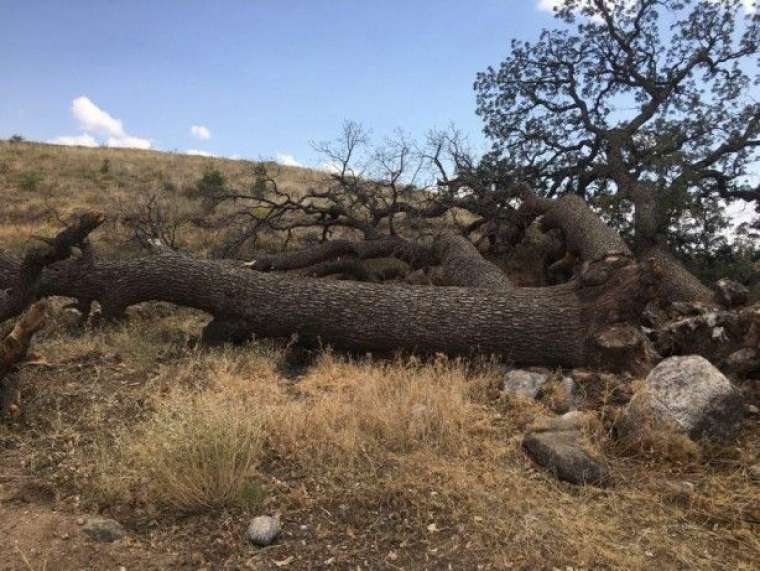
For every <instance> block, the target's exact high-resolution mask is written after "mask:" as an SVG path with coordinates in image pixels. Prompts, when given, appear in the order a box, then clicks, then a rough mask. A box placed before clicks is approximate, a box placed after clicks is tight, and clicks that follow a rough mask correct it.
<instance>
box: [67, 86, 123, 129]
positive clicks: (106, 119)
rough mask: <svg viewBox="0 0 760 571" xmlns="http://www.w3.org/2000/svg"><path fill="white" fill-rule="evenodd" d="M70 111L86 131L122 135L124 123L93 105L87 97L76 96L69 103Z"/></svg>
mask: <svg viewBox="0 0 760 571" xmlns="http://www.w3.org/2000/svg"><path fill="white" fill-rule="evenodd" d="M71 112H72V113H73V114H74V118H75V119H76V120H77V121H79V127H80V128H81V129H82V130H83V131H86V132H88V133H96V134H102V135H110V136H111V137H124V136H125V135H126V133H125V132H124V125H123V124H122V122H121V121H120V120H119V119H114V118H113V117H111V116H110V115H109V114H108V113H106V112H105V111H103V110H102V109H101V108H100V107H98V106H97V105H95V104H94V103H93V102H92V101H91V100H90V98H89V97H84V96H82V97H77V98H76V99H74V101H73V102H72V103H71Z"/></svg>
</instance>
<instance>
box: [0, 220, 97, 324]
mask: <svg viewBox="0 0 760 571" xmlns="http://www.w3.org/2000/svg"><path fill="white" fill-rule="evenodd" d="M104 220H105V216H104V215H103V214H102V213H99V212H88V213H85V214H83V215H81V216H79V217H78V218H77V219H76V221H75V222H73V223H72V224H71V225H69V226H67V227H66V228H64V229H63V230H62V231H61V232H59V233H58V234H57V235H56V236H55V237H54V238H50V239H47V238H40V239H39V240H40V241H41V242H42V244H39V245H34V246H31V247H30V248H29V249H28V251H27V253H26V255H25V256H24V258H23V260H22V261H21V263H20V265H19V266H18V267H17V268H15V269H11V272H12V273H11V275H9V276H7V281H6V283H5V284H4V289H5V293H4V295H3V297H2V298H0V322H3V321H5V320H7V319H10V318H12V317H15V316H17V315H18V314H20V313H21V312H23V311H24V310H25V309H26V308H27V307H28V306H29V304H30V303H32V302H33V301H34V299H35V297H36V292H35V289H36V287H37V283H38V281H39V279H40V276H41V275H42V270H43V269H44V268H45V267H47V266H49V265H51V264H54V263H55V262H59V261H61V260H64V259H66V258H67V257H69V255H70V254H71V249H72V248H73V247H75V246H79V245H81V244H83V242H84V241H85V239H86V238H87V236H88V235H89V234H90V232H92V231H93V230H94V229H95V228H97V227H98V226H100V225H101V224H102V223H103V221H104ZM9 264H10V262H9V261H8V260H7V259H4V260H3V263H2V264H0V270H7V269H8V268H9V267H12V266H9Z"/></svg>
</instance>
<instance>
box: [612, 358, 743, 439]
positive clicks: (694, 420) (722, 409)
mask: <svg viewBox="0 0 760 571" xmlns="http://www.w3.org/2000/svg"><path fill="white" fill-rule="evenodd" d="M743 414H744V406H743V402H742V397H741V393H739V391H738V390H737V389H736V387H734V386H733V385H732V384H731V381H729V380H728V379H727V378H726V376H725V375H724V374H723V373H721V372H720V371H719V370H718V369H717V368H715V367H714V366H713V365H712V364H711V363H710V362H709V361H708V360H707V359H705V358H703V357H700V356H699V355H689V356H683V357H670V358H668V359H665V360H664V361H662V362H661V363H660V364H659V365H657V366H656V367H655V368H654V369H652V371H651V372H650V373H649V375H648V376H647V378H646V381H645V383H644V387H643V388H642V389H641V390H639V391H638V392H637V393H636V394H635V395H634V396H633V398H632V399H631V402H630V403H629V404H628V406H627V408H626V410H625V414H624V416H623V421H622V423H621V428H622V430H623V432H624V433H626V434H628V435H634V436H635V435H636V434H637V433H639V432H640V431H641V430H645V429H651V428H654V429H668V430H675V431H677V432H682V433H685V434H687V435H688V436H689V437H690V438H692V439H693V440H700V439H705V440H711V441H718V442H721V441H727V440H730V439H732V438H734V437H735V436H736V434H737V433H738V431H739V430H740V428H741V423H742V418H743Z"/></svg>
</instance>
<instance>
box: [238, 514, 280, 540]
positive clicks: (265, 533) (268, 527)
mask: <svg viewBox="0 0 760 571" xmlns="http://www.w3.org/2000/svg"><path fill="white" fill-rule="evenodd" d="M278 535H280V518H279V517H271V516H267V515H260V516H257V517H255V518H253V520H251V523H250V525H249V526H248V531H246V537H247V538H248V541H250V542H251V543H253V544H254V545H258V546H259V547H266V546H267V545H271V544H272V542H273V541H274V540H275V539H277V536H278Z"/></svg>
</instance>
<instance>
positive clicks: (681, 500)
mask: <svg viewBox="0 0 760 571" xmlns="http://www.w3.org/2000/svg"><path fill="white" fill-rule="evenodd" d="M661 488H662V492H663V496H664V497H665V498H666V499H667V500H668V501H670V502H672V503H675V504H688V503H689V501H690V500H691V498H692V495H693V494H694V484H692V483H691V482H685V481H684V482H674V481H671V480H666V481H665V482H663V483H662V485H661Z"/></svg>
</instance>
